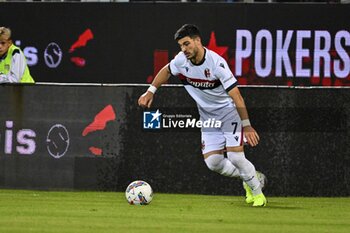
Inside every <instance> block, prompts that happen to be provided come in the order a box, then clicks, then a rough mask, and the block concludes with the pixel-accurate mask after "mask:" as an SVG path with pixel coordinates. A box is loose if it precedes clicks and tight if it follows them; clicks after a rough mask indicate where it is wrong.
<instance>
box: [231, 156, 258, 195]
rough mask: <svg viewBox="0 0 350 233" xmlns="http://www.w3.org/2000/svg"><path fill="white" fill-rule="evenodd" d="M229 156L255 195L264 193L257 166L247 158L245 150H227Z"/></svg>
mask: <svg viewBox="0 0 350 233" xmlns="http://www.w3.org/2000/svg"><path fill="white" fill-rule="evenodd" d="M227 158H228V159H229V160H230V161H231V163H232V164H233V165H234V166H235V167H237V168H238V170H239V174H240V177H241V178H242V180H243V181H244V182H246V184H247V185H248V186H249V187H250V188H251V189H252V192H253V195H254V196H255V195H258V194H260V193H262V192H261V187H260V181H259V180H258V177H257V176H256V170H255V167H254V165H253V164H252V163H251V162H250V161H249V160H248V159H246V157H245V155H244V152H227Z"/></svg>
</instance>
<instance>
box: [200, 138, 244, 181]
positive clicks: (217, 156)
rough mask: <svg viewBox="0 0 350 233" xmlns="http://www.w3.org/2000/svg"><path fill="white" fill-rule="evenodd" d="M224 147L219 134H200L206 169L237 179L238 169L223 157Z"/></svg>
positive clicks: (223, 139) (223, 141)
mask: <svg viewBox="0 0 350 233" xmlns="http://www.w3.org/2000/svg"><path fill="white" fill-rule="evenodd" d="M224 146H225V138H224V136H223V135H222V134H221V133H212V132H209V133H208V132H202V153H203V157H204V161H205V164H206V165H207V167H208V168H209V169H210V170H212V171H214V172H217V173H219V174H221V175H223V176H228V177H239V171H238V169H237V168H236V167H235V166H234V165H233V164H232V163H231V162H230V161H229V160H228V159H227V158H225V157H224V151H223V148H224Z"/></svg>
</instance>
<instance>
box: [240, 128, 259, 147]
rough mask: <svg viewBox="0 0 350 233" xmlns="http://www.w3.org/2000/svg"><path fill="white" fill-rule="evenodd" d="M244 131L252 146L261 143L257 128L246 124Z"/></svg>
mask: <svg viewBox="0 0 350 233" xmlns="http://www.w3.org/2000/svg"><path fill="white" fill-rule="evenodd" d="M243 133H244V136H245V138H246V139H247V142H248V144H249V145H250V146H256V145H258V143H259V140H260V137H259V135H258V133H257V132H256V131H255V129H254V128H253V127H251V126H246V127H244V128H243Z"/></svg>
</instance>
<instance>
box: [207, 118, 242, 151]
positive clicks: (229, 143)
mask: <svg viewBox="0 0 350 233" xmlns="http://www.w3.org/2000/svg"><path fill="white" fill-rule="evenodd" d="M222 124H223V127H221V128H222V130H218V131H213V132H208V131H202V154H206V153H208V152H211V151H215V150H222V149H225V148H226V147H236V146H242V145H243V141H244V137H243V128H242V123H241V119H240V118H239V117H233V118H232V119H230V120H226V121H225V122H222Z"/></svg>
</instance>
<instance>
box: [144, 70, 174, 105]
mask: <svg viewBox="0 0 350 233" xmlns="http://www.w3.org/2000/svg"><path fill="white" fill-rule="evenodd" d="M170 75H171V73H170V70H169V64H167V65H165V66H164V67H163V68H162V69H161V70H160V71H159V72H158V74H157V75H156V77H155V78H154V80H153V82H152V84H151V86H150V87H149V88H148V89H147V91H146V92H145V93H144V94H143V95H141V96H140V98H139V100H138V104H139V106H141V107H143V108H144V107H147V108H150V107H151V104H152V102H153V95H154V93H155V92H156V90H157V89H158V88H159V87H160V86H161V85H162V84H164V83H166V82H167V81H168V79H169V77H170Z"/></svg>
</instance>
